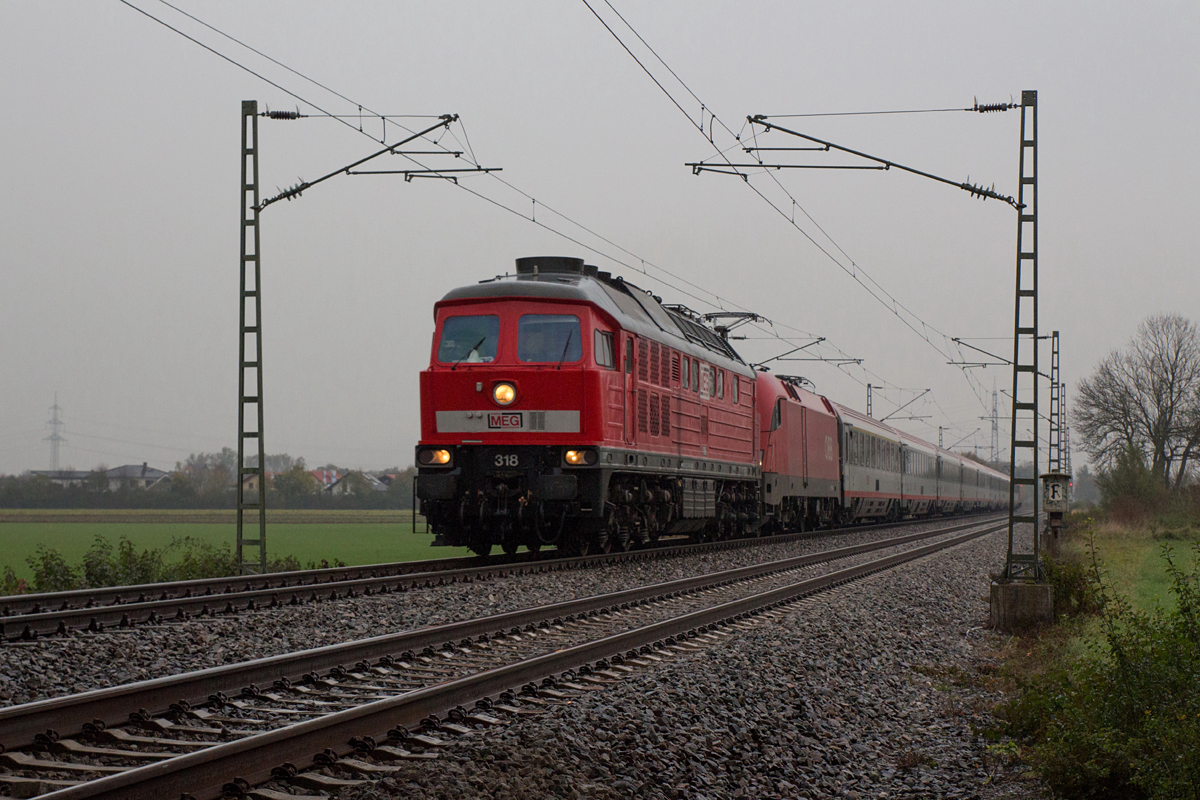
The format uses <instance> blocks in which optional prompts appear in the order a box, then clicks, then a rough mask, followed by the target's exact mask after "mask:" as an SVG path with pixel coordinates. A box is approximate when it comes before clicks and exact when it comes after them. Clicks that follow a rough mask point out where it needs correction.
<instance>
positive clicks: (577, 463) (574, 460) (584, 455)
mask: <svg viewBox="0 0 1200 800" xmlns="http://www.w3.org/2000/svg"><path fill="white" fill-rule="evenodd" d="M563 461H566V462H567V463H568V464H570V465H571V466H573V467H582V466H586V465H589V464H595V463H596V451H595V450H568V451H567V452H565V453H563Z"/></svg>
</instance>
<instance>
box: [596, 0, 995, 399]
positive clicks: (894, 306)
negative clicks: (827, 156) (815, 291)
mask: <svg viewBox="0 0 1200 800" xmlns="http://www.w3.org/2000/svg"><path fill="white" fill-rule="evenodd" d="M582 2H583V4H584V5H585V6H586V7H587V8H588V10H589V11H591V12H592V14H593V16H595V17H596V18H597V20H599V21H600V23H601V24H602V25H603V26H604V28H605V29H606V30H607V31H608V32H609V33H610V34H611V35H612V36H613V38H614V39H616V41H617V42H618V44H620V46H621V47H622V49H624V50H625V52H626V53H628V54H629V56H630V57H631V58H633V60H634V61H635V62H636V63H637V64H638V66H639V67H641V69H642V71H643V72H645V73H646V74H647V75H648V76H649V77H650V78H651V80H652V81H653V82H654V84H655V85H656V86H658V87H659V89H660V90H661V91H662V92H663V94H665V95H666V96H667V97H668V99H669V100H670V101H671V103H672V104H673V105H674V106H675V107H676V108H678V109H679V111H680V112H681V113H683V114H684V116H685V117H686V118H687V119H688V121H689V122H690V123H691V124H692V125H693V126H694V127H697V128H698V129H699V130H700V133H701V135H704V136H705V138H706V139H708V140H709V143H710V145H712V146H713V147H714V148H716V147H717V146H716V143H715V142H714V141H713V140H712V137H711V128H712V125H711V122H710V124H709V130H710V133H709V134H705V132H704V125H703V117H702V120H701V123H700V124H697V123H696V122H695V120H693V119H692V118H691V115H690V114H688V113H687V111H686V110H684V108H683V106H682V105H681V104H680V103H679V101H678V100H676V99H675V97H674V96H673V95H672V94H671V92H670V91H669V90H668V89H667V88H666V87H665V86H663V84H662V82H661V81H659V80H658V78H657V77H656V76H655V75H654V74H653V73H652V72H651V71H650V69H649V68H648V67H646V65H645V64H643V63H642V61H641V59H639V58H638V57H637V55H636V54H635V53H634V52H633V51H632V49H630V47H629V46H628V45H627V44H626V43H625V42H624V41H623V40H622V39H621V37H620V36H619V35H618V34H617V33H616V32H615V31H614V30H613V29H612V27H611V26H610V25H609V24H608V22H607V21H606V20H604V19H603V18H602V17H601V16H600V15H599V14H598V13H597V12H596V10H595V9H594V8H593V7H592V5H591V3H589V2H588V0H582ZM605 3H606V5H608V7H609V8H610V9H612V10H613V12H614V13H615V14H616V15H617V17H618V18H620V19H621V21H622V22H623V23H624V24H625V26H626V27H627V28H629V30H630V31H631V32H632V33H633V35H634V36H636V37H637V38H638V40H639V41H641V42H642V43H643V44H644V45H645V46H646V48H647V49H648V50H650V52H651V53H652V54H653V55H654V57H655V58H656V59H658V61H659V63H661V64H663V66H664V67H665V68H666V69H667V71H668V72H670V73H671V75H672V76H673V77H674V78H675V79H676V81H678V82H679V84H680V85H681V86H682V87H683V88H684V90H685V91H686V92H687V93H688V94H689V95H691V97H692V98H693V99H695V100H696V101H697V102H698V103H700V104H701V108H702V112H707V113H708V114H709V115H711V116H712V118H713V119H715V120H716V121H717V122H718V123H719V124H720V125H721V127H722V128H723V129H724V130H725V131H727V132H728V133H730V134H731V135H733V136H734V137H735V139H737V140H738V141H739V142H740V140H741V138H740V134H734V133H733V131H732V130H731V129H730V128H729V127H728V126H727V125H725V123H724V122H722V121H721V120H720V119H719V118H718V117H716V115H715V113H714V112H713V111H712V110H711V109H710V108H709V107H708V106H707V105H706V104H704V103H703V101H701V100H700V98H699V97H698V96H697V95H696V93H695V92H694V91H692V89H691V88H690V87H689V86H688V85H687V84H686V82H684V81H683V80H682V79H681V78H679V76H678V74H677V73H676V72H675V71H674V70H673V69H672V68H671V67H670V66H669V65H668V64H666V62H665V61H664V60H663V58H662V57H661V56H659V55H658V53H657V52H656V51H655V50H654V48H653V47H651V46H650V45H649V44H648V43H646V41H645V39H644V38H643V37H642V36H641V34H639V33H638V32H637V30H636V29H634V28H633V26H632V25H630V24H629V22H628V21H627V20H626V19H625V18H624V17H623V16H622V15H621V14H620V13H619V12H617V11H616V9H615V8H613V6H612V3H611V2H609V0H605ZM726 152H727V151H726V150H721V149H720V148H717V156H718V157H719V158H720V159H722V160H723V162H724V163H723V164H722V166H724V167H729V168H730V169H732V172H733V174H736V175H739V176H740V177H742V178H743V183H744V184H745V185H747V186H748V187H750V188H751V190H752V191H754V192H755V194H757V195H758V196H759V197H760V198H761V199H762V200H763V201H764V202H766V203H767V204H768V205H770V206H771V207H772V208H774V209H775V211H776V212H777V213H779V214H780V216H782V217H783V218H784V219H785V220H788V221H789V223H790V224H791V225H792V226H793V227H794V228H795V229H796V230H797V231H798V232H799V233H801V234H802V235H803V236H804V237H805V238H806V239H808V240H809V241H810V242H811V243H812V244H813V245H814V246H815V247H816V248H817V249H818V250H819V251H820V252H821V253H823V254H824V255H825V256H826V257H827V258H828V259H829V260H830V261H832V262H833V263H834V264H835V265H837V266H838V267H839V268H840V269H841V270H842V271H843V272H845V273H846V274H847V275H849V276H850V277H851V278H852V279H853V280H854V281H855V282H857V283H858V284H859V285H860V286H862V287H863V288H864V289H865V290H866V291H867V292H868V293H869V294H870V295H871V296H872V297H874V298H875V299H876V301H878V302H879V303H880V304H881V305H882V306H884V308H886V309H888V310H889V311H890V312H891V313H892V314H893V315H895V316H896V317H897V318H898V319H899V320H900V321H901V322H902V323H903V324H904V325H905V326H906V327H908V328H909V329H910V330H912V331H913V332H914V333H915V334H917V336H918V337H920V338H921V339H922V340H924V341H925V342H926V343H927V344H928V345H930V346H931V347H933V349H934V350H936V351H937V352H938V353H939V354H941V355H942V356H944V357H946V358H947V359H951V358H952V356H951V355H950V354H949V353H948V352H946V351H945V350H943V349H942V348H941V347H938V345H937V344H935V343H934V341H933V340H932V339H931V338H930V336H929V334H928V333H927V332H926V331H933V332H934V333H936V334H937V335H938V336H940V337H941V338H942V339H943V341H944V342H946V344H947V349H951V347H950V338H951V337H949V336H948V335H947V334H945V333H944V332H942V331H940V330H938V329H937V328H935V327H934V326H933V325H931V324H929V323H927V322H926V321H925V320H924V319H922V318H921V317H920V316H918V315H917V314H916V313H915V312H913V311H912V310H911V309H909V308H907V307H906V306H905V305H904V304H902V303H900V302H899V301H898V300H897V299H896V298H895V297H894V296H893V295H891V293H890V292H888V291H887V290H886V289H884V288H883V286H882V285H880V284H879V283H878V282H877V281H876V280H875V279H874V278H872V277H871V276H870V275H869V274H868V273H867V272H866V271H865V270H862V268H861V267H860V266H859V265H858V264H857V263H856V262H855V261H854V260H853V259H852V258H851V257H850V256H849V255H848V254H847V253H846V252H845V250H844V249H843V248H842V247H841V246H840V245H839V244H838V243H837V242H836V240H834V239H833V237H832V236H830V235H829V233H828V232H826V231H825V230H824V229H823V228H821V226H820V225H818V224H817V223H816V221H815V220H814V219H813V218H812V216H811V215H810V214H809V213H808V212H807V210H805V209H804V207H803V205H801V204H800V203H798V202H797V201H796V199H795V197H794V196H793V195H792V194H791V193H790V192H789V191H788V190H787V189H786V188H785V187H784V186H783V185H782V184H781V183H780V182H779V180H778V178H777V177H776V175H775V174H774V173H772V172H769V171H767V172H766V174H768V175H769V176H770V177H771V179H772V181H774V183H775V184H776V186H778V187H779V188H780V190H782V191H783V193H784V194H785V195H786V196H787V197H788V199H789V200H790V201H791V203H792V206H793V207H799V208H800V210H801V212H802V213H804V215H805V216H806V217H807V218H808V219H809V220H810V221H811V222H812V223H813V224H814V225H815V226H816V227H817V229H818V230H820V231H821V233H822V235H823V236H825V238H826V239H828V240H829V241H830V242H831V243H832V244H833V246H834V247H835V248H837V250H838V251H839V252H841V253H842V255H843V256H845V258H846V259H847V260H848V261H849V262H850V267H847V265H845V264H842V263H841V261H839V260H838V259H837V258H835V257H834V256H833V255H832V254H831V253H830V252H829V251H828V250H827V249H826V248H824V247H823V246H821V244H820V243H818V242H817V241H816V240H815V239H814V238H813V237H812V236H811V235H810V234H809V233H808V232H807V231H805V230H804V229H803V228H802V227H800V226H799V225H798V224H797V223H796V221H795V218H794V216H793V215H789V214H788V213H786V212H785V211H784V210H783V209H782V208H780V207H779V205H778V204H777V203H775V202H774V201H772V200H771V199H770V198H768V197H767V196H766V195H765V194H763V192H762V191H761V190H760V189H759V188H758V187H756V186H754V185H753V184H752V183H751V182H750V180H749V175H747V174H745V173H743V172H741V171H740V170H738V169H737V168H736V167H734V166H733V163H732V162H731V161H730V159H729V158H728V156H727V155H726ZM860 272H861V273H862V275H864V276H865V277H866V279H867V280H869V281H870V282H871V284H873V285H874V286H875V288H876V289H878V293H877V292H876V291H875V290H873V289H872V288H871V287H869V286H867V284H866V283H864V282H863V280H862V279H861V278H860V277H859V273H860ZM880 294H882V295H884V296H885V297H886V300H885V299H884V297H881V296H880ZM899 309H903V311H904V312H905V313H907V314H908V315H909V316H911V317H912V319H913V320H915V321H916V322H917V323H919V324H920V326H921V329H920V330H918V328H917V327H916V325H914V324H913V322H910V321H909V320H908V319H906V318H905V317H904V315H902V314H901V313H900V310H899ZM959 354H960V356H961V350H960V351H959ZM962 374H963V377H964V378H965V380H966V381H967V384H968V386H970V388H971V390H972V393H973V394H975V396H976V399H977V400H978V401H979V403H980V405H981V406H983V407H984V408H985V409H986V402H985V400H984V397H983V395H982V394H980V392H981V391H982V387H981V386H976V383H977V381H975V380H974V379H973V378H972V376H971V375H970V373H968V372H967V371H966V370H963V371H962Z"/></svg>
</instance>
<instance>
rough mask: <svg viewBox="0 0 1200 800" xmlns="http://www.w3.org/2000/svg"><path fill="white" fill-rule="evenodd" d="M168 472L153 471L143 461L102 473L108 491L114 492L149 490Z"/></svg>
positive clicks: (152, 468)
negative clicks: (105, 479) (106, 482)
mask: <svg viewBox="0 0 1200 800" xmlns="http://www.w3.org/2000/svg"><path fill="white" fill-rule="evenodd" d="M168 475H170V473H169V472H163V471H162V470H161V469H155V468H154V467H151V466H149V465H148V464H147V463H146V462H145V461H143V462H142V463H141V464H126V465H125V466H123V467H113V468H112V469H110V470H108V471H107V472H105V473H104V477H105V478H107V479H108V490H109V491H110V492H115V491H117V490H119V489H149V488H150V487H151V486H153V485H154V484H156V483H158V482H159V481H161V480H164V479H165V478H166V477H167V476H168Z"/></svg>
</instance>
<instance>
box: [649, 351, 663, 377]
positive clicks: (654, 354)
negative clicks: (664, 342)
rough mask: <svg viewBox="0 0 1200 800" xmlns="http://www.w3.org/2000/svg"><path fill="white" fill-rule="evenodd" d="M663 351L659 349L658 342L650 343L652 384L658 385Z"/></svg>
mask: <svg viewBox="0 0 1200 800" xmlns="http://www.w3.org/2000/svg"><path fill="white" fill-rule="evenodd" d="M661 349H662V348H660V347H659V345H658V342H651V343H650V382H651V383H658V374H659V370H658V362H659V354H660V351H661Z"/></svg>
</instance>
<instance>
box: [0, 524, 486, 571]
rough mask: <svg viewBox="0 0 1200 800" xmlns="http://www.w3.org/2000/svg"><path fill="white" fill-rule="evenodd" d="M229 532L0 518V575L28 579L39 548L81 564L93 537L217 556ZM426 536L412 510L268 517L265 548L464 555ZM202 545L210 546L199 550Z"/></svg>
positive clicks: (369, 560)
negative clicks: (399, 515) (368, 516)
mask: <svg viewBox="0 0 1200 800" xmlns="http://www.w3.org/2000/svg"><path fill="white" fill-rule="evenodd" d="M309 513H312V512H309ZM332 513H339V512H332ZM385 513H389V512H385ZM420 530H422V526H420V525H418V531H420ZM235 536H236V526H235V525H234V524H233V523H225V524H215V523H201V522H141V523H116V522H66V523H64V522H6V523H0V541H2V542H3V543H4V547H3V552H2V553H0V574H5V573H7V572H9V571H11V575H12V576H13V579H14V580H25V581H26V582H27V583H31V584H32V582H33V581H34V580H35V578H36V572H35V565H37V564H38V563H40V561H41V559H42V556H41V554H42V553H51V552H52V553H54V554H57V557H58V558H59V559H60V560H61V562H62V563H64V564H67V565H82V564H83V562H84V560H85V558H86V557H87V554H88V553H89V552H92V551H93V550H94V549H95V547H96V542H97V540H98V538H99V539H101V540H104V541H107V542H110V543H119V542H121V541H122V540H127V541H128V542H129V543H130V547H131V548H132V549H133V550H134V551H136V552H138V553H141V552H143V551H146V552H151V553H155V552H159V551H161V552H162V559H161V560H162V563H163V564H164V566H171V565H172V564H176V563H178V562H180V561H182V560H184V559H185V558H186V557H187V556H186V554H187V553H188V552H189V551H195V552H196V553H197V555H196V557H197V558H209V559H218V554H219V553H220V552H221V551H226V552H230V553H231V552H232V549H233V546H234V541H235ZM432 538H433V537H432V535H430V534H426V533H416V534H414V533H413V532H412V526H411V517H410V518H409V520H408V521H405V522H401V523H392V524H386V523H384V524H381V523H378V522H372V523H361V522H360V523H353V522H314V521H309V522H303V523H280V522H275V523H271V522H268V525H267V554H268V557H269V558H271V559H272V560H283V561H289V563H294V564H295V565H296V567H295V568H301V567H304V566H307V565H308V564H310V563H311V564H316V565H319V564H320V562H321V561H322V560H325V561H328V562H330V563H333V562H341V563H344V564H349V565H358V564H378V563H387V562H392V561H419V560H423V559H427V558H451V557H454V556H460V555H469V554H470V551H468V550H467V549H466V548H452V547H438V548H432V547H430V546H429V543H430V541H432ZM173 543H176V544H174V545H173ZM201 551H203V552H204V553H209V551H211V553H209V555H202V554H201ZM218 560H219V559H218ZM213 568H214V569H216V566H215V565H214V567H213ZM194 577H201V576H199V575H197V576H194Z"/></svg>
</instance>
